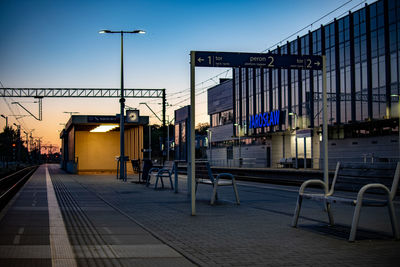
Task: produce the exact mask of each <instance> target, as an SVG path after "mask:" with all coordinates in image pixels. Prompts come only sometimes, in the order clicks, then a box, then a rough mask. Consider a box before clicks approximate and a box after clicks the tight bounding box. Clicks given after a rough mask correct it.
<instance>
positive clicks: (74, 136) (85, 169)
mask: <svg viewBox="0 0 400 267" xmlns="http://www.w3.org/2000/svg"><path fill="white" fill-rule="evenodd" d="M128 121H129V119H128ZM128 121H127V120H126V119H125V124H124V128H125V140H124V141H125V156H128V157H129V160H132V159H140V160H142V159H143V128H144V126H145V125H148V123H149V117H147V116H138V117H137V118H136V119H135V121H136V122H128ZM100 126H101V128H99V127H100ZM60 138H61V139H62V159H61V167H62V168H63V169H64V170H66V171H68V172H71V173H78V174H84V173H116V171H117V159H118V157H119V156H120V132H119V116H103V115H92V116H89V115H88V116H86V115H73V116H71V118H70V119H69V121H68V122H67V124H66V126H65V128H64V129H63V130H62V132H61V134H60ZM127 172H128V173H133V170H132V166H131V164H127Z"/></svg>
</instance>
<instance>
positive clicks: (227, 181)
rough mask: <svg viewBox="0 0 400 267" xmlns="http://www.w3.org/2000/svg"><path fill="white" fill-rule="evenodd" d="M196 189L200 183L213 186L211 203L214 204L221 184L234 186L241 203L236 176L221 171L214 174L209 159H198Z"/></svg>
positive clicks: (238, 201) (237, 199)
mask: <svg viewBox="0 0 400 267" xmlns="http://www.w3.org/2000/svg"><path fill="white" fill-rule="evenodd" d="M195 171H196V174H195V180H196V189H195V191H196V192H197V187H198V185H199V184H206V185H211V186H213V194H212V196H211V202H210V203H211V205H214V202H215V200H216V199H217V190H218V187H219V186H233V191H234V193H235V197H236V203H237V204H238V205H239V204H240V200H239V193H238V190H237V187H236V182H235V177H234V176H233V175H232V174H230V173H220V174H218V175H214V174H213V173H212V171H211V168H210V164H209V163H208V162H207V161H196V169H195Z"/></svg>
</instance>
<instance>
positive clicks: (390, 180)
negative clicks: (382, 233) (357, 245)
mask: <svg viewBox="0 0 400 267" xmlns="http://www.w3.org/2000/svg"><path fill="white" fill-rule="evenodd" d="M399 176H400V162H398V163H374V164H365V163H357V164H354V163H353V164H352V163H340V162H338V163H337V165H336V171H335V176H334V178H333V181H332V185H331V188H330V190H329V185H327V184H326V183H325V182H323V181H322V180H318V179H313V180H308V181H305V182H304V183H303V184H302V185H301V186H300V189H299V195H298V198H297V205H296V209H295V212H294V216H293V221H292V226H293V227H297V222H298V219H299V214H300V209H301V203H302V200H303V199H304V198H306V199H311V200H315V201H322V202H324V204H325V208H326V211H327V212H328V218H329V224H330V225H333V224H334V221H333V215H332V211H331V207H330V206H331V204H332V203H342V204H347V205H352V206H355V208H354V214H353V221H352V224H351V231H350V236H349V241H350V242H353V241H354V240H355V237H356V232H357V226H358V221H359V217H360V210H361V207H362V206H370V207H384V206H387V207H388V208H389V215H390V220H391V224H392V230H393V234H394V237H395V238H396V239H399V238H400V235H399V230H398V227H397V221H396V215H395V212H394V206H393V199H394V197H395V196H396V193H397V189H398V184H399ZM310 185H319V186H321V187H322V188H324V189H325V193H323V194H317V193H306V192H305V189H306V188H307V187H308V186H310ZM335 187H336V189H342V190H343V189H351V190H352V191H356V192H358V193H357V195H354V196H350V197H343V196H337V195H335V191H334V190H335ZM389 188H391V189H390V190H389ZM367 191H368V192H367ZM366 193H384V194H385V195H386V199H376V197H375V198H374V199H364V195H365V194H366Z"/></svg>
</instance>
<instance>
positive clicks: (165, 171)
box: [157, 168, 171, 175]
mask: <svg viewBox="0 0 400 267" xmlns="http://www.w3.org/2000/svg"><path fill="white" fill-rule="evenodd" d="M163 173H168V174H169V175H171V171H170V170H168V169H167V168H161V169H159V170H158V173H157V175H160V174H163Z"/></svg>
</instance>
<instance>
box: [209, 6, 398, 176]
mask: <svg viewBox="0 0 400 267" xmlns="http://www.w3.org/2000/svg"><path fill="white" fill-rule="evenodd" d="M269 52H270V53H274V54H282V55H283V54H294V55H325V56H326V63H327V92H328V124H329V126H328V136H329V137H328V138H329V141H328V153H329V154H328V159H329V168H334V166H335V164H336V162H337V161H338V160H341V161H363V162H374V161H394V160H398V159H399V158H400V157H399V152H400V151H399V135H398V134H399V105H400V101H399V99H400V97H399V95H400V91H399V90H400V86H399V77H400V75H399V71H400V1H399V0H380V1H377V2H375V3H372V4H370V5H365V7H363V8H361V9H359V10H357V11H355V12H349V14H348V15H346V16H344V17H341V18H338V19H335V20H334V21H333V22H331V23H329V24H327V25H321V26H320V27H319V28H317V29H315V30H313V31H309V32H308V33H307V34H306V35H303V36H298V37H297V38H296V39H294V40H292V41H288V42H287V43H286V44H285V45H283V46H278V47H277V48H276V49H275V50H273V51H269ZM208 114H209V115H210V126H211V128H210V135H211V136H209V139H211V149H209V152H208V153H209V155H208V156H209V158H211V159H212V160H211V161H212V164H214V165H220V166H224V165H226V166H243V165H248V166H254V167H309V168H316V169H319V168H322V160H323V151H322V116H323V112H322V71H315V70H314V71H313V70H297V69H267V68H265V69H263V68H234V69H233V77H232V80H231V81H224V82H223V83H221V84H219V85H217V86H215V87H213V88H210V89H209V91H208Z"/></svg>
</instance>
